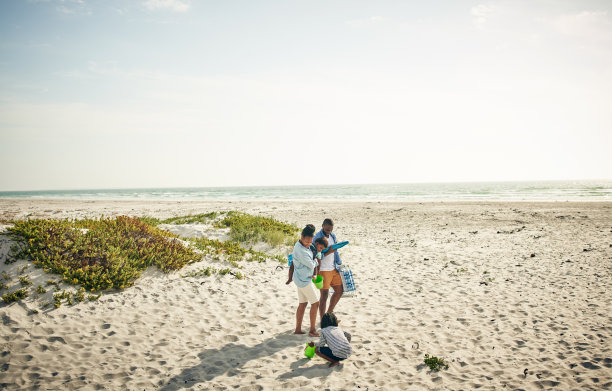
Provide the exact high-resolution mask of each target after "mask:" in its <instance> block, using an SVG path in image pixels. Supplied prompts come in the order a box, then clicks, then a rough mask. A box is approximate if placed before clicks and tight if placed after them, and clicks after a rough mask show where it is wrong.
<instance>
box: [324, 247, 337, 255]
mask: <svg viewBox="0 0 612 391" xmlns="http://www.w3.org/2000/svg"><path fill="white" fill-rule="evenodd" d="M335 252H336V249H335V248H331V247H330V248H329V250H327V252H326V253H325V255H329V254H333V253H335Z"/></svg>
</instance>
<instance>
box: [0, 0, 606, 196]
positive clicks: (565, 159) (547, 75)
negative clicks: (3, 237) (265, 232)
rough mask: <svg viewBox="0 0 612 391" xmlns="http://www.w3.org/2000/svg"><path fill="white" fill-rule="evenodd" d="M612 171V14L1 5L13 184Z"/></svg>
mask: <svg viewBox="0 0 612 391" xmlns="http://www.w3.org/2000/svg"><path fill="white" fill-rule="evenodd" d="M559 179H612V2H611V1H607V0H605V1H595V0H574V1H568V0H565V1H564V0H555V1H553V0H525V1H521V0H517V1H487V2H479V1H477V0H476V1H463V0H448V1H429V2H423V1H404V0H397V1H384V0H381V1H370V0H368V1H359V0H342V1H334V0H325V1H317V0H299V1H291V0H278V1H253V0H243V1H234V0H224V1H213V0H139V1H123V0H121V1H119V0H96V1H93V0H47V1H43V0H30V1H27V0H21V1H20V0H14V1H1V2H0V191H2V190H37V189H91V188H96V189H98V188H138V187H200V186H202V187H208V186H243V185H244V186H258V185H306V184H334V183H345V184H346V183H410V182H447V181H448V182H456V181H506V180H559Z"/></svg>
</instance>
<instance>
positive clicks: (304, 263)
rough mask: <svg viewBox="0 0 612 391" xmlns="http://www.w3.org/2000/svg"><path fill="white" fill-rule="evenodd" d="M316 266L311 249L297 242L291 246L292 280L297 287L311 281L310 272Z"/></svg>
mask: <svg viewBox="0 0 612 391" xmlns="http://www.w3.org/2000/svg"><path fill="white" fill-rule="evenodd" d="M316 266H317V261H315V260H314V259H313V256H312V251H310V249H309V248H306V247H304V246H302V243H300V241H299V240H298V242H297V243H296V244H295V246H293V282H295V285H297V287H298V288H303V287H305V286H307V285H308V284H309V283H311V282H312V274H313V273H314V268H315V267H316Z"/></svg>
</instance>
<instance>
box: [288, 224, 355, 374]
mask: <svg viewBox="0 0 612 391" xmlns="http://www.w3.org/2000/svg"><path fill="white" fill-rule="evenodd" d="M333 229H334V222H333V220H332V219H329V218H327V219H325V220H324V221H323V225H322V227H321V230H320V231H319V232H317V233H316V234H315V230H316V228H315V226H314V225H312V224H308V225H307V226H306V227H304V229H303V230H302V234H301V237H300V240H298V241H297V243H296V244H295V246H294V247H293V253H292V257H293V263H292V264H291V267H290V269H289V279H288V280H287V284H290V283H291V282H292V281H293V282H294V283H295V285H296V287H297V295H298V307H297V311H296V324H295V334H305V333H304V332H303V331H302V320H303V318H304V313H305V312H306V307H307V305H308V304H310V330H309V332H308V335H309V336H311V337H320V340H319V342H318V343H316V344H315V345H316V350H315V353H316V354H317V355H318V356H319V357H322V358H324V359H325V360H327V361H330V364H329V366H330V367H332V366H335V365H338V364H339V362H340V361H342V360H345V359H346V358H348V357H349V356H350V354H351V352H352V349H351V345H350V339H351V335H350V334H349V333H347V332H344V331H342V330H341V329H340V328H339V327H338V323H339V322H340V321H339V320H338V319H337V318H336V316H335V315H334V313H333V310H334V308H335V307H336V304H338V301H339V300H340V297H342V293H343V288H342V279H341V277H340V265H341V264H342V260H341V259H340V254H338V252H337V250H335V249H333V248H332V246H333V245H334V244H336V243H338V240H337V238H336V235H335V234H334V233H333ZM318 276H320V277H323V286H322V287H321V289H320V295H319V294H318V293H317V288H316V287H315V284H314V281H315V280H316V278H317V277H318ZM330 288H332V289H333V294H332V296H331V298H330V300H329V307H327V299H328V297H329V290H330ZM317 313H318V314H319V315H320V317H321V332H320V334H319V333H318V332H317V330H316V327H315V326H316V321H317Z"/></svg>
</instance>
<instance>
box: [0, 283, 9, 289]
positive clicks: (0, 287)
mask: <svg viewBox="0 0 612 391" xmlns="http://www.w3.org/2000/svg"><path fill="white" fill-rule="evenodd" d="M0 289H8V285H6V284H5V283H3V282H0Z"/></svg>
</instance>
